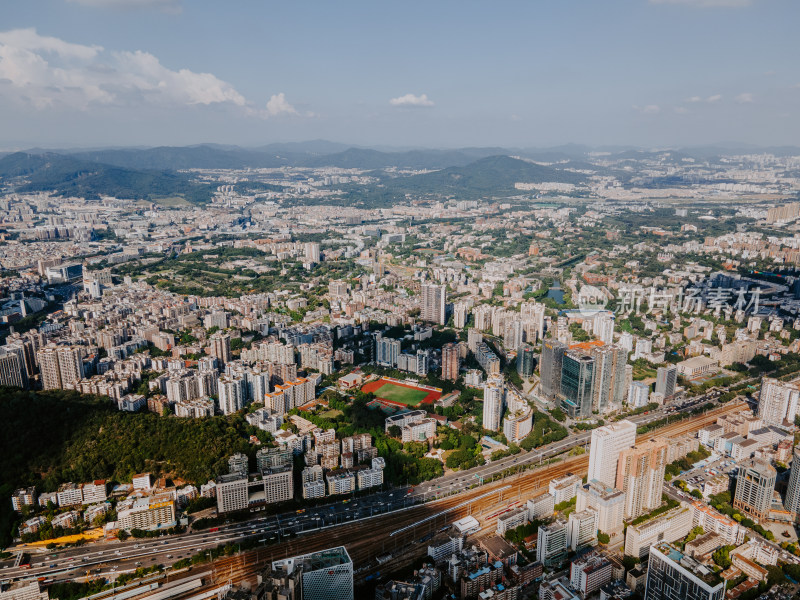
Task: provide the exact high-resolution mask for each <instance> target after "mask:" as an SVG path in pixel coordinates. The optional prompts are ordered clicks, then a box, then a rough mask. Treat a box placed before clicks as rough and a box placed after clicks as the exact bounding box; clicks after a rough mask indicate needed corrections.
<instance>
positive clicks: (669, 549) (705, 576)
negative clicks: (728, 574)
mask: <svg viewBox="0 0 800 600" xmlns="http://www.w3.org/2000/svg"><path fill="white" fill-rule="evenodd" d="M652 550H657V551H658V552H660V553H661V554H662V555H664V556H666V557H667V558H668V559H669V560H670V561H672V562H673V563H675V564H677V565H680V566H681V567H683V568H684V569H686V570H687V571H689V572H690V573H691V574H692V575H694V576H695V577H697V578H698V579H700V580H701V581H703V582H704V583H706V584H707V585H711V586H714V587H716V586H717V585H722V580H721V579H720V577H719V575H718V574H717V573H715V572H714V571H712V570H711V569H709V568H708V567H707V566H705V565H703V564H701V563H699V562H698V561H696V560H694V559H693V558H691V557H689V556H688V555H686V554H684V553H683V552H682V551H681V550H679V549H678V548H677V547H676V546H673V545H672V544H670V543H668V542H659V543H658V544H656V545H654V546H653V547H652V548H651V551H652Z"/></svg>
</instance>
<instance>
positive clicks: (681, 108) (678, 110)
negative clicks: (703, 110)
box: [673, 106, 689, 115]
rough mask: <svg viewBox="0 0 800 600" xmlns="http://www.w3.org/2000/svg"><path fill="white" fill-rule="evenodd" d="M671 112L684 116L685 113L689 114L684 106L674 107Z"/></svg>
mask: <svg viewBox="0 0 800 600" xmlns="http://www.w3.org/2000/svg"><path fill="white" fill-rule="evenodd" d="M673 110H674V111H675V112H676V113H678V114H679V115H685V114H686V113H688V112H689V109H688V108H686V107H685V106H676V107H675V108H674V109H673Z"/></svg>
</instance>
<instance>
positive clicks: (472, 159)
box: [0, 140, 800, 205]
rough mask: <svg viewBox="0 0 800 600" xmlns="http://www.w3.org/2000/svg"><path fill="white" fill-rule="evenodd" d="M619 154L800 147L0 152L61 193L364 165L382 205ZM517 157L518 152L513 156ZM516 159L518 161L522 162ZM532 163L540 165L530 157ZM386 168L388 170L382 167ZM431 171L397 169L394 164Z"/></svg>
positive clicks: (32, 183)
mask: <svg viewBox="0 0 800 600" xmlns="http://www.w3.org/2000/svg"><path fill="white" fill-rule="evenodd" d="M593 152H602V153H603V154H604V158H612V159H617V160H632V161H636V160H657V161H659V162H671V163H675V164H679V163H683V162H684V161H685V160H687V159H694V160H698V161H711V162H714V161H716V160H717V159H718V158H719V157H720V156H725V155H734V154H745V153H757V152H771V153H773V154H778V155H800V148H797V147H776V148H760V149H759V148H755V147H746V146H742V145H739V146H734V145H725V146H709V147H698V148H683V149H679V150H671V149H664V150H643V149H639V148H632V147H608V148H591V147H588V146H580V145H575V144H569V145H564V146H557V147H552V148H542V149H537V148H531V149H504V148H461V149H455V150H431V149H403V150H398V151H380V150H375V149H371V148H359V147H352V146H347V145H344V144H338V143H335V142H328V141H325V140H314V141H310V142H297V143H282V144H269V145H266V146H261V147H257V148H241V147H238V146H224V145H219V144H201V145H196V146H181V147H172V146H161V147H157V148H105V149H104V148H100V149H92V150H43V149H31V150H28V151H27V152H15V153H10V154H5V155H4V154H0V181H3V182H5V183H8V182H9V181H11V182H12V183H13V184H14V189H17V190H18V191H23V192H24V191H37V190H54V191H56V192H57V193H59V194H62V195H75V196H84V197H87V198H98V197H100V196H103V195H109V196H116V197H119V198H131V199H154V198H159V197H174V196H179V197H182V198H184V199H186V200H188V201H190V202H193V203H202V202H206V201H207V200H208V199H209V198H210V197H211V194H212V191H213V186H211V185H207V184H200V183H196V182H193V181H192V175H191V174H190V173H183V172H181V171H187V170H190V169H248V168H279V167H306V168H320V167H339V168H344V169H359V170H363V171H369V172H370V173H371V174H372V175H375V176H377V177H379V179H380V183H379V184H377V185H374V186H358V187H350V188H347V190H348V191H350V192H352V193H353V194H354V196H358V197H359V198H361V200H360V201H361V202H362V203H365V205H366V204H369V202H368V201H366V200H365V199H366V198H369V197H370V196H372V197H380V198H381V201H380V202H381V203H382V204H383V205H385V204H386V203H387V202H392V201H394V200H396V199H397V198H400V197H402V195H404V194H407V193H416V194H436V193H441V194H449V195H459V196H461V197H465V198H476V197H481V196H491V195H503V194H506V195H507V194H510V193H513V192H514V183H516V182H529V183H541V182H545V181H548V182H561V183H573V184H575V183H581V182H583V181H585V179H586V177H585V175H583V174H581V173H578V172H576V171H577V170H583V171H595V172H601V173H613V174H616V175H618V176H620V177H621V178H622V179H623V180H625V179H627V178H628V177H630V172H623V171H611V170H608V169H604V168H601V167H599V166H596V165H595V164H593V158H592V153H593ZM515 157H518V158H515ZM520 159H522V160H520ZM533 161H537V162H539V163H544V164H536V163H534V162H533ZM386 169H389V171H388V172H387V171H385V170H386ZM395 169H397V170H415V171H431V172H428V173H420V174H415V175H404V176H398V174H397V173H396V172H393V170H395Z"/></svg>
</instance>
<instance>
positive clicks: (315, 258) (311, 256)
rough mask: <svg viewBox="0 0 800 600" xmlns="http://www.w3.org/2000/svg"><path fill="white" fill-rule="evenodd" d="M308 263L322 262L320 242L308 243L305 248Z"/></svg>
mask: <svg viewBox="0 0 800 600" xmlns="http://www.w3.org/2000/svg"><path fill="white" fill-rule="evenodd" d="M304 251H305V256H306V261H305V262H307V263H312V264H317V263H319V261H320V246H319V242H306V245H305V247H304Z"/></svg>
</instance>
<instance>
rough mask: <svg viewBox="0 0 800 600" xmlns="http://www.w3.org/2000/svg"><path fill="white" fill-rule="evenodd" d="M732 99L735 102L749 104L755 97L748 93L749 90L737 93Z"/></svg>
mask: <svg viewBox="0 0 800 600" xmlns="http://www.w3.org/2000/svg"><path fill="white" fill-rule="evenodd" d="M734 100H735V101H736V102H738V103H739V104H751V103H753V102H755V97H754V96H753V94H750V93H749V92H745V93H743V94H739V95H738V96H736V98H734Z"/></svg>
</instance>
